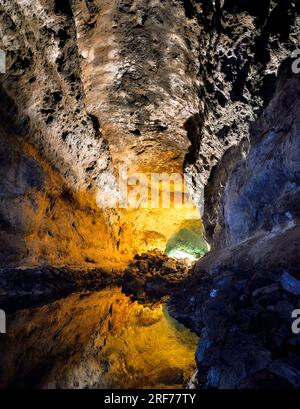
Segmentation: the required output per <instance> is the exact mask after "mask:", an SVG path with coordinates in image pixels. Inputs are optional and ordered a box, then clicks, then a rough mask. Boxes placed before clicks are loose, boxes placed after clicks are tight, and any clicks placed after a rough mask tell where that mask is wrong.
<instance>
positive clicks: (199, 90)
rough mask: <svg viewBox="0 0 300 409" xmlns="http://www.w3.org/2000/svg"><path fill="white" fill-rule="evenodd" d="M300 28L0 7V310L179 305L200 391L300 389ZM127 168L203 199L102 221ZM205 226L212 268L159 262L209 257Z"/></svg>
mask: <svg viewBox="0 0 300 409" xmlns="http://www.w3.org/2000/svg"><path fill="white" fill-rule="evenodd" d="M299 12H300V5H299V2H298V1H294V0H278V1H275V0H262V1H260V2H259V3H258V2H254V1H251V0H241V1H239V2H236V1H233V0H216V1H212V0H211V1H202V0H166V1H163V2H161V1H156V0H149V1H148V0H135V1H133V0H119V1H116V0H111V1H106V0H85V1H80V0H66V1H63V2H62V1H59V0H50V1H48V0H47V1H46V0H39V1H36V0H27V1H20V0H1V1H0V33H1V35H0V48H1V49H3V50H4V51H5V53H6V73H5V74H0V96H1V102H2V103H1V106H0V118H1V123H0V174H1V178H0V267H1V272H0V283H3V284H1V286H0V302H2V303H4V305H6V306H8V307H9V308H10V306H11V305H12V303H14V302H17V301H16V300H17V299H18V300H19V304H18V308H21V306H23V307H24V306H27V307H28V306H31V307H32V306H33V305H35V306H36V303H40V304H43V301H42V299H44V303H46V302H50V301H54V300H55V299H56V298H61V297H63V296H64V295H66V293H67V292H70V291H83V290H86V289H89V290H91V289H92V288H94V289H96V288H97V289H99V288H102V287H103V286H107V285H116V286H119V287H123V291H124V292H125V293H126V294H127V295H129V296H131V298H132V299H138V300H139V301H140V302H143V303H146V304H147V306H148V305H150V304H151V303H159V302H161V301H165V300H167V299H168V300H169V304H168V305H169V309H170V312H171V314H172V316H174V317H175V318H177V319H178V320H179V321H181V322H183V323H184V324H185V325H186V326H188V327H189V328H191V329H192V330H194V331H195V332H196V333H197V334H198V335H199V336H200V341H199V345H198V349H197V353H196V361H197V366H198V375H197V377H196V378H195V379H196V383H197V384H198V386H199V387H201V388H259V387H276V388H280V387H282V388H299V387H300V356H299V336H296V335H295V334H293V332H292V331H291V314H292V311H293V310H295V309H297V308H300V305H299V300H298V297H299V294H300V291H299V286H300V272H299V267H298V264H299V257H298V254H299V250H300V249H299V216H300V213H299V206H298V201H299V200H298V199H299V198H300V194H299V185H300V180H299V169H300V163H299V157H300V152H299V150H300V145H299V135H298V134H299V127H300V124H299V119H298V113H299V111H300V105H299V95H300V85H299V84H300V83H299V74H297V72H293V70H292V65H293V59H292V58H291V55H292V52H293V51H294V50H295V49H297V47H298V44H299V43H298V41H299V34H300V19H299ZM121 167H123V168H124V167H126V169H127V174H128V180H129V181H130V179H131V178H132V180H131V188H133V186H134V183H135V182H134V176H135V175H136V174H137V173H142V174H143V175H145V177H146V180H148V179H147V178H149V177H150V175H151V174H153V173H160V174H161V173H166V174H172V173H175V172H176V173H178V174H179V175H183V174H184V172H189V173H190V174H191V176H192V177H191V179H190V180H189V183H188V186H187V187H185V190H184V191H183V192H182V194H183V196H184V197H186V196H188V195H189V196H190V198H192V200H191V199H189V201H188V206H181V207H178V208H176V207H175V206H169V208H166V209H164V208H160V207H159V208H155V209H153V208H152V209H151V208H143V206H141V205H140V206H137V207H136V208H131V209H128V208H118V207H116V208H104V207H103V206H101V203H102V202H103V200H104V199H105V197H107V196H112V195H113V194H114V192H113V187H114V183H113V181H114V180H115V179H114V178H118V177H119V178H121V180H122V178H123V175H122V173H121V171H120V169H122V168H121ZM126 183H127V182H126ZM158 185H159V183H158ZM180 185H182V184H181V182H180V183H178V184H176V183H174V185H173V187H172V193H173V194H174V195H175V193H178V191H179V188H180ZM199 186H200V187H201V186H202V187H203V189H204V209H203V214H201V216H202V220H203V225H202V222H201V221H200V209H201V207H202V200H203V197H202V194H201V189H200V190H199V189H198V187H199ZM167 187H168V186H167V184H165V185H164V183H162V184H161V185H159V188H161V189H162V191H164V190H166V189H167ZM172 204H173V203H172ZM195 226H197V233H195V231H196V230H195V229H196V227H195ZM203 226H204V230H205V233H204V234H205V238H206V240H207V241H208V242H209V245H210V247H211V251H210V253H209V254H207V255H206V256H204V257H203V258H202V259H200V260H199V261H198V262H197V263H196V264H195V265H194V264H193V265H191V264H190V263H185V262H184V261H176V260H172V259H169V258H168V257H167V256H166V255H163V254H161V252H165V251H166V252H167V253H168V252H170V254H171V255H174V254H176V250H178V251H180V252H183V253H186V254H189V255H190V256H193V257H197V258H198V257H199V256H202V255H203V253H205V252H206V251H207V249H208V248H207V247H206V243H205V241H204V239H203V237H201V236H202V234H203V233H202V232H203ZM187 231H188V233H186V232H187ZM197 239H199V245H198V246H197V244H195V240H196V241H197ZM185 241H187V242H188V243H184V242H185ZM173 250H175V253H174V252H172V251H173ZM188 250H189V251H190V253H188ZM149 251H150V253H149ZM145 252H146V254H143V253H145ZM147 252H148V253H147ZM20 268H22V270H20ZM123 270H125V271H123ZM55 277H56V278H55ZM35 280H37V282H36V287H34V282H35ZM93 286H94V287H93ZM14 287H15V288H14ZM107 291H108V290H107ZM117 291H119V290H117ZM43 297H44V298H43ZM45 297H46V298H45ZM70 297H73V296H70ZM74 297H75V296H74ZM118 297H119V295H118ZM120 297H121V298H122V300H123V301H124V300H125V298H124V299H123V296H120ZM124 297H125V296H124ZM123 301H122V302H123ZM56 302H58V303H60V304H59V305H60V307H61V308H62V309H63V308H64V305H63V301H61V300H60V301H56ZM124 302H125V301H124ZM127 302H128V303H129V301H128V300H127V299H126V303H127ZM104 304H105V303H104ZM105 305H106V304H105ZM130 305H131V304H130ZM0 306H1V305H0ZM41 308H45V309H47V308H48V307H47V306H45V307H41ZM49 308H50V307H49ZM105 308H106V307H105ZM134 308H137V307H134ZM139 308H141V309H142V308H148V307H145V306H144V307H142V306H140V307H139ZM125 310H126V311H127V312H128V311H129V310H131V307H129V304H128V305H127V306H126V308H125ZM102 313H103V311H102V312H101V314H102ZM37 315H38V311H37ZM104 321H105V320H104ZM105 322H106V321H105ZM39 325H40V324H39ZM43 325H44V324H43ZM67 325H69V324H67ZM132 325H133V326H135V325H137V323H136V322H134V323H132ZM89 330H90V329H89ZM74 345H75V344H74V342H73V341H72V342H71V343H70V345H69V346H70V348H71V347H72V348H73V347H74ZM90 351H91V350H89V352H90ZM88 359H89V358H88ZM64 365H66V367H65V368H68V367H69V366H68V365H69V363H64ZM96 366H97V365H96ZM112 366H113V365H112ZM32 369H33V368H32ZM89 369H90V367H88V370H89ZM98 369H99V368H98ZM13 372H14V371H13V370H12V373H13ZM20 373H22V371H20ZM12 378H13V375H12ZM176 379H177V378H176ZM47 382H50V384H51V382H52V378H51V376H50V375H49V379H47ZM47 382H46V383H47ZM60 382H61V383H58V384H57V385H56V386H61V385H65V386H66V385H68V386H70V385H72V386H73V387H76V385H77V386H86V384H85V383H84V382H83V383H81V382H79V381H78V379H77V378H76V377H75V378H74V379H73V380H67V381H66V380H61V381H60ZM74 382H75V383H76V382H77V383H76V385H75V383H74ZM78 382H79V383H78ZM107 382H108V383H106V385H108V384H109V381H107ZM21 383H22V382H21ZM95 385H96V386H99V385H98V384H97V382H95V383H93V385H92V386H95ZM109 385H110V384H109ZM128 385H131V386H135V385H136V383H134V382H132V383H130V382H129V383H128ZM143 385H144V384H143ZM88 386H91V385H88Z"/></svg>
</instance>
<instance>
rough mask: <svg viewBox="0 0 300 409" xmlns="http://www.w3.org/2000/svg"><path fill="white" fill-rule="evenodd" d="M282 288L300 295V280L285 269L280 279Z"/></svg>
mask: <svg viewBox="0 0 300 409" xmlns="http://www.w3.org/2000/svg"><path fill="white" fill-rule="evenodd" d="M280 283H281V285H282V288H283V289H284V290H286V291H288V292H289V293H291V294H294V295H300V281H299V280H297V279H296V278H295V277H293V276H292V275H291V274H289V273H288V272H287V271H285V272H284V273H283V274H282V276H281V279H280Z"/></svg>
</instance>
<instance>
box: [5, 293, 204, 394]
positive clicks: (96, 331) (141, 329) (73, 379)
mask: <svg viewBox="0 0 300 409" xmlns="http://www.w3.org/2000/svg"><path fill="white" fill-rule="evenodd" d="M7 326H8V328H7V335H1V336H0V351H1V352H0V354H1V355H0V386H1V387H2V388H6V387H23V388H24V387H25V388H148V387H153V388H156V387H157V388H158V387H162V388H168V387H172V388H173V387H182V385H183V384H184V383H185V382H186V381H187V380H188V379H189V377H190V376H191V375H192V373H193V371H194V370H195V361H194V352H195V350H196V345H197V341H198V338H197V336H196V335H195V334H193V333H191V332H190V331H189V330H187V329H186V328H184V327H183V326H182V325H180V324H178V323H177V322H176V321H174V320H173V319H171V318H170V317H169V316H168V314H167V311H166V309H165V308H164V307H163V306H161V305H160V306H158V307H156V308H154V309H150V308H147V307H143V306H141V305H139V304H137V303H132V302H131V301H130V300H129V298H127V297H126V296H125V295H123V294H122V293H121V291H120V290H119V289H111V290H103V291H100V292H95V293H85V294H73V295H71V296H69V297H67V298H65V299H62V300H59V301H56V302H53V303H51V304H48V305H45V306H43V307H39V308H35V309H29V310H22V311H18V312H16V313H14V314H12V315H9V316H8V317H7Z"/></svg>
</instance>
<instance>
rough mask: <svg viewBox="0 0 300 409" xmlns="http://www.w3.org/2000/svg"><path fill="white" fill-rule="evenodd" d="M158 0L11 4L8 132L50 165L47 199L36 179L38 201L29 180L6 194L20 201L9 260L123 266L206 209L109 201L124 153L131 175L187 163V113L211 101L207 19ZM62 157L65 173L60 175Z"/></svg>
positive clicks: (14, 203) (5, 15) (1, 24)
mask: <svg viewBox="0 0 300 409" xmlns="http://www.w3.org/2000/svg"><path fill="white" fill-rule="evenodd" d="M148 6H149V5H148V3H145V2H144V1H139V2H137V3H136V4H135V5H134V6H133V5H131V4H130V2H129V3H128V2H126V1H121V2H116V1H112V2H108V1H107V2H105V1H104V2H103V1H89V2H81V1H78V2H77V1H75V2H73V3H72V6H71V5H70V4H69V2H65V4H64V5H62V4H61V2H59V1H56V0H55V1H50V2H46V1H41V2H39V3H38V4H36V2H35V1H28V2H26V3H22V4H19V2H17V1H12V2H4V3H2V4H1V5H0V8H1V11H2V14H1V21H0V28H1V32H2V33H3V35H2V37H1V43H0V47H1V48H3V49H4V50H5V51H6V54H7V73H6V74H4V75H3V78H2V79H3V80H2V82H1V99H2V101H3V104H2V106H1V123H2V127H3V129H2V130H1V134H2V135H1V137H2V138H4V139H7V144H8V145H16V146H14V147H13V149H14V150H15V149H17V151H18V152H20V155H23V152H25V151H26V150H28V149H29V148H28V145H30V146H32V147H33V148H30V152H31V156H30V155H29V156H30V157H31V159H30V160H34V161H37V164H36V166H37V167H39V166H41V165H40V163H39V162H40V159H37V158H41V160H43V161H44V162H45V163H47V164H49V167H48V169H47V170H45V169H44V170H43V178H44V180H45V181H47V183H46V182H45V183H46V185H47V187H45V186H46V185H44V186H43V189H44V194H43V203H42V200H41V198H40V196H41V195H40V192H39V190H40V186H32V187H30V186H28V187H27V188H28V189H30V191H31V193H30V194H31V196H32V197H33V196H34V197H35V199H34V200H35V201H36V203H35V205H33V204H32V203H31V202H32V201H31V202H30V200H28V199H27V198H26V197H25V196H26V195H27V191H26V192H25V191H24V192H23V194H20V195H19V198H18V199H17V200H11V198H7V197H4V199H3V200H4V206H6V207H8V206H9V207H10V215H9V216H8V215H7V214H5V212H4V214H3V220H4V221H3V223H4V224H5V223H6V227H5V228H6V230H7V233H4V234H3V239H2V240H3V243H5V246H6V250H5V252H4V253H5V254H3V256H1V260H2V261H3V263H7V262H9V263H12V264H13V263H14V262H15V263H17V264H25V265H27V264H36V263H39V262H40V263H51V264H53V263H58V264H66V263H67V264H80V263H83V264H84V265H85V264H87V266H88V262H87V263H86V262H85V260H91V261H92V262H94V264H101V259H103V262H104V264H107V262H106V260H109V258H111V265H112V266H114V265H115V264H120V263H121V264H124V263H125V262H126V260H128V259H130V258H131V257H132V255H133V254H135V253H136V252H142V251H146V250H148V249H150V250H151V249H153V248H156V247H157V248H159V249H161V250H164V249H165V246H166V243H167V241H168V239H169V238H170V237H171V236H172V235H173V234H174V233H175V231H176V230H178V228H179V225H180V224H181V223H182V221H183V220H185V219H191V218H193V219H199V213H198V210H197V208H196V207H195V205H193V206H191V207H190V208H189V209H187V210H185V209H176V210H174V209H173V210H172V209H171V210H170V211H169V212H168V211H167V210H165V209H162V211H161V210H160V209H155V210H153V209H149V210H147V209H142V210H141V211H140V209H138V210H128V211H126V210H117V209H109V210H107V209H105V210H103V211H102V209H97V203H98V202H97V198H99V195H100V196H101V195H102V192H103V190H104V189H106V188H107V186H108V181H109V178H110V177H111V176H112V175H116V176H117V175H118V167H119V165H121V164H122V165H126V166H128V169H129V173H130V174H131V175H132V174H134V173H136V172H142V173H145V174H147V175H149V174H150V173H151V172H158V173H161V172H167V173H173V172H178V173H179V174H182V173H183V164H184V160H185V155H186V153H187V152H188V149H189V145H190V141H189V136H188V133H187V130H186V129H185V122H186V120H187V119H188V118H189V117H191V116H193V115H196V114H197V112H198V110H199V98H198V87H199V78H198V71H199V50H198V40H197V38H198V34H199V30H200V28H199V26H198V24H197V23H196V20H195V19H193V20H191V21H190V20H189V19H188V18H187V16H186V13H185V9H184V7H183V6H182V4H180V3H179V4H176V3H173V2H171V1H170V2H166V3H164V4H160V3H156V2H153V4H151V5H150V9H149V7H148ZM16 140H17V141H18V143H17V144H16V143H15V141H16ZM25 141H26V142H25ZM24 143H26V146H25V145H24ZM8 149H9V148H8ZM35 151H36V152H35ZM32 156H33V157H32ZM51 168H53V172H54V173H55V172H57V174H58V175H59V176H61V180H60V181H57V178H56V180H55V181H53V179H54V176H50V174H49V173H50V172H51V175H53V172H52V170H51ZM4 171H5V172H7V167H4ZM12 173H13V171H12ZM49 179H50V181H49ZM20 183H21V182H20ZM52 183H53V185H52ZM59 184H64V185H65V186H66V188H67V189H69V190H70V191H71V192H72V195H73V197H74V200H75V202H77V203H80V205H76V206H75V207H74V206H73V204H72V203H70V201H68V200H67V199H66V195H65V196H64V198H62V195H61V194H60V193H53V191H56V192H57V190H58V189H61V190H62V191H63V190H64V189H65V187H60V186H59ZM25 190H26V188H25ZM45 191H47V193H46V194H45ZM50 191H52V193H50ZM37 197H38V198H39V199H38V198H37ZM58 198H59V200H58ZM96 202H97V203H96ZM54 203H55V209H54V212H56V214H55V216H53V215H52V210H51V209H52V208H53V206H54ZM60 207H62V208H63V209H60ZM78 207H79V208H80V210H79V209H78ZM49 208H50V211H49ZM84 209H86V212H85V210H84ZM22 213H24V218H25V217H26V220H27V222H26V226H23V228H22V229H20V231H18V232H15V231H14V226H13V223H14V222H13V221H12V220H14V219H17V217H18V215H20V214H22ZM25 213H26V216H25ZM37 213H38V214H39V217H36V214H37ZM84 213H86V215H85V214H84ZM49 215H50V217H49ZM77 216H78V217H77ZM52 217H54V219H52ZM74 217H75V219H77V220H75V221H74V220H73V218H74ZM55 218H56V219H55ZM51 220H53V222H54V223H55V227H53V226H52V225H51V224H52V221H51ZM54 220H55V221H54ZM95 220H97V221H96V222H95ZM60 221H61V222H60ZM100 224H101V225H102V227H101V228H100V227H99V225H100ZM93 226H94V227H93ZM53 230H55V231H53ZM35 231H38V233H37V235H36V234H34V232H35ZM88 231H90V233H89V237H87V236H86V232H88ZM14 237H15V238H16V237H17V240H14ZM60 237H61V238H60ZM55 241H56V242H57V244H55ZM73 250H74V251H73ZM76 252H77V254H75V253H76ZM68 253H69V254H68ZM124 260H125V261H124ZM108 264H109V262H108Z"/></svg>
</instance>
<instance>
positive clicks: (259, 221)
mask: <svg viewBox="0 0 300 409" xmlns="http://www.w3.org/2000/svg"><path fill="white" fill-rule="evenodd" d="M291 64H292V61H291V60H290V59H287V60H286V61H285V62H284V63H283V64H282V66H281V68H280V70H279V72H278V77H277V80H276V89H275V92H274V95H273V98H272V99H271V101H270V103H269V104H268V106H267V108H266V109H265V110H264V112H263V113H262V115H261V116H260V118H259V120H258V121H256V122H255V123H254V124H253V125H252V126H251V131H250V147H249V149H247V151H245V155H244V156H243V157H242V159H241V160H239V156H238V155H236V164H235V166H233V164H232V163H233V162H232V163H231V165H230V166H229V168H227V169H226V170H225V171H223V173H222V176H221V175H220V173H219V176H218V178H219V179H218V180H219V181H220V180H222V178H223V181H222V183H224V188H223V194H222V195H221V200H220V209H219V212H216V213H215V215H216V216H217V217H216V219H215V220H216V221H217V223H216V225H218V228H217V229H216V231H215V232H214V235H213V237H214V240H215V248H214V250H213V251H212V252H211V253H210V254H208V255H207V256H205V257H204V258H203V259H202V260H200V261H199V262H198V263H197V265H196V266H195V268H194V272H193V274H192V276H190V277H189V278H188V280H187V282H186V283H185V285H183V286H182V287H183V288H182V293H180V294H177V295H176V296H174V298H173V300H172V301H171V304H170V307H171V311H172V315H173V316H175V317H176V318H178V319H180V320H182V321H183V322H185V323H186V324H187V325H188V326H190V327H191V328H193V329H194V330H196V331H197V332H198V334H199V335H200V343H199V345H198V349H197V352H196V360H197V364H198V382H199V386H200V387H204V388H221V389H223V388H225V389H226V388H234V389H235V388H240V389H244V388H246V389H249V388H250V389H251V388H297V389H298V388H299V387H300V355H299V335H297V334H295V333H294V332H293V331H292V321H293V319H292V314H293V311H294V310H295V309H299V306H300V304H299V286H300V270H299V251H300V248H299V243H300V241H299V231H300V229H299V185H300V179H299V169H300V163H299V157H300V151H299V129H300V122H299V112H300V106H299V94H300V80H299V75H297V74H294V73H293V72H292V66H291ZM240 149H241V150H242V147H240ZM230 155H232V153H229V154H228V157H229V158H230ZM226 160H227V159H226V158H225V159H224V160H223V162H221V163H220V165H219V166H220V169H219V170H220V171H222V169H221V165H222V164H223V165H224V164H226V163H227V161H226ZM226 176H227V178H226ZM208 191H209V190H208ZM210 192H211V194H212V196H213V195H214V190H213V189H211V191H210ZM208 200H209V197H208ZM208 227H211V226H210V225H209V226H208Z"/></svg>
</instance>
